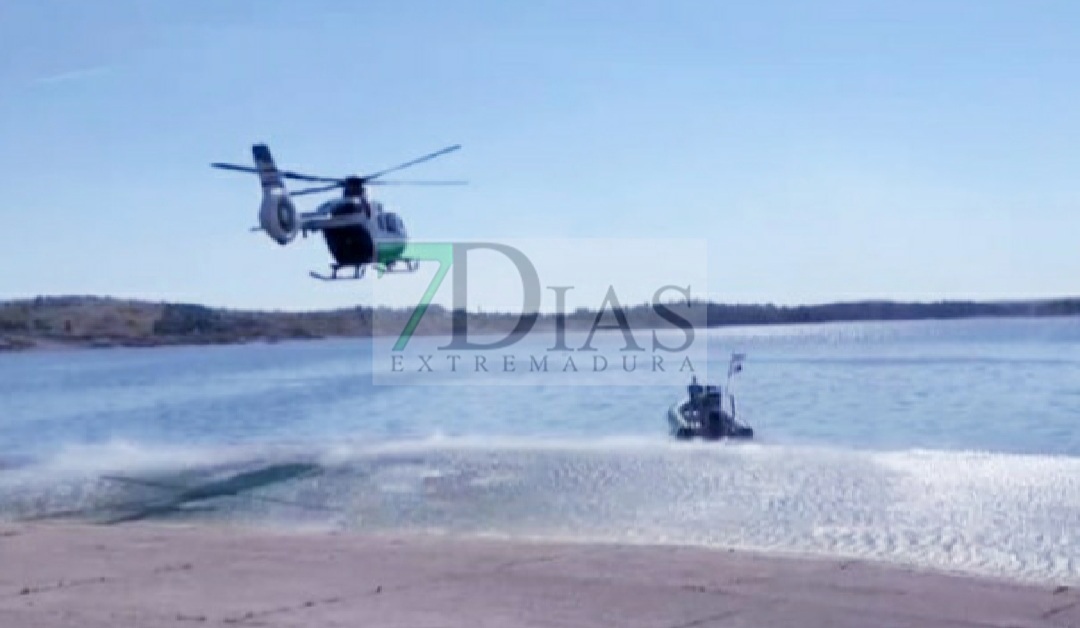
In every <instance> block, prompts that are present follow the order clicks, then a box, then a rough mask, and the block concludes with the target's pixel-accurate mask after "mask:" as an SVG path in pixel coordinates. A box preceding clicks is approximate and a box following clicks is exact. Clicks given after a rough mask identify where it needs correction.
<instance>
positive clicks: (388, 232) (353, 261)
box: [210, 144, 465, 281]
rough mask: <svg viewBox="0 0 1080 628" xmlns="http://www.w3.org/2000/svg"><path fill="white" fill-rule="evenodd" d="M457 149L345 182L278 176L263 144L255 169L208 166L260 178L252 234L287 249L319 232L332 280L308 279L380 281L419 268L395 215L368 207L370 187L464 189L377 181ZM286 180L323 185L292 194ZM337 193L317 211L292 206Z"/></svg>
mask: <svg viewBox="0 0 1080 628" xmlns="http://www.w3.org/2000/svg"><path fill="white" fill-rule="evenodd" d="M459 148H461V145H460V144H455V145H453V146H447V147H446V148H443V149H440V150H437V151H435V152H433V153H428V154H427V155H423V156H422V157H417V158H416V159H411V160H409V161H406V162H404V163H401V164H398V165H396V166H393V167H391V168H386V169H385V170H380V171H378V172H374V173H371V174H366V175H349V176H345V177H325V176H315V175H309V174H301V173H298V172H290V171H288V170H278V168H277V165H276V164H275V163H274V158H273V157H272V156H271V155H270V148H269V147H268V146H267V145H266V144H255V145H253V146H252V147H251V155H252V157H253V158H254V161H255V167H251V166H241V165H237V164H228V163H212V164H210V165H211V166H212V167H214V168H220V169H222V170H235V171H239V172H248V173H252V174H257V175H259V182H260V183H261V185H262V203H261V204H260V205H259V226H258V227H253V228H252V231H263V232H265V233H266V235H268V236H269V237H270V238H271V239H272V240H274V241H275V242H277V243H278V244H280V245H282V246H285V245H286V244H288V243H290V242H292V240H293V238H295V237H296V234H297V233H300V234H301V236H302V237H307V235H308V233H312V232H316V231H321V232H322V235H323V238H324V239H325V241H326V247H327V249H329V251H330V255H331V256H333V258H334V262H333V263H332V264H330V274H329V275H324V274H320V273H316V272H314V271H312V272H311V273H310V275H311V276H312V277H313V278H315V279H319V280H322V281H333V280H337V279H360V278H362V277H363V276H364V269H365V268H366V267H367V266H374V267H376V268H377V269H378V271H379V273H380V275H381V274H382V273H386V272H390V273H394V272H415V271H416V270H417V269H418V268H419V262H418V261H417V260H414V259H410V258H408V257H406V256H405V251H406V245H407V244H408V241H409V235H408V232H407V231H406V230H405V223H404V221H403V220H402V219H401V217H400V216H398V215H397V214H395V213H393V212H390V211H386V210H385V209H384V208H383V205H382V203H380V202H378V201H369V200H368V198H367V190H366V186H368V185H464V184H465V182H464V181H394V180H385V179H382V178H381V177H382V176H383V175H386V174H389V173H391V172H397V171H399V170H403V169H405V168H409V167H411V166H415V165H417V164H419V163H423V162H425V161H429V160H431V159H435V158H436V157H440V156H442V155H445V154H447V153H451V152H453V151H456V150H458V149H459ZM285 179H292V180H296V181H306V182H309V183H321V184H323V185H319V186H316V187H309V188H304V189H300V190H295V191H289V190H287V189H286V188H285ZM337 189H340V190H341V191H342V194H341V197H340V198H336V199H332V200H329V201H326V202H324V203H322V204H320V205H319V206H318V207H316V209H315V211H312V212H303V213H298V212H297V211H296V206H295V205H294V204H293V200H292V199H293V197H296V196H303V195H307V194H319V193H323V192H330V191H333V190H337ZM348 269H351V270H352V274H351V276H349V275H348V274H346V275H345V276H339V274H338V273H339V272H340V271H342V270H348Z"/></svg>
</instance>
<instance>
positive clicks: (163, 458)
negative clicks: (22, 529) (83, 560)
mask: <svg viewBox="0 0 1080 628" xmlns="http://www.w3.org/2000/svg"><path fill="white" fill-rule="evenodd" d="M371 351H372V349H371V345H370V343H368V342H365V341H319V342H310V343H285V344H279V345H250V346H236V347H209V348H208V347H198V348H167V349H153V350H107V351H71V352H52V353H37V354H23V355H6V356H0V400H2V401H0V516H2V517H5V518H9V519H16V518H21V517H28V516H35V515H42V514H46V513H53V512H59V511H66V510H73V511H78V512H96V511H99V510H101V509H108V508H112V506H113V505H116V504H128V505H130V504H131V503H136V504H138V503H153V502H154V501H155V500H160V499H161V497H162V495H161V494H162V492H163V490H164V489H162V487H160V486H157V487H151V486H145V487H144V486H133V485H130V484H121V483H117V482H114V481H110V480H107V479H102V477H101V475H103V474H124V475H125V476H126V477H136V478H147V477H152V478H155V480H154V481H156V482H159V483H164V484H165V485H167V486H170V487H171V486H174V485H175V486H187V485H192V484H197V483H199V482H206V481H211V480H213V479H215V478H221V477H227V476H228V475H229V474H231V473H236V472H238V471H244V470H251V469H258V468H260V467H265V466H266V465H268V464H274V463H277V462H281V461H290V460H309V461H315V462H317V463H319V464H320V465H321V467H322V469H323V472H322V473H321V474H319V475H317V476H314V477H305V478H301V479H296V480H293V481H289V482H284V483H280V484H275V485H272V486H266V487H262V488H259V489H257V490H255V491H253V492H252V493H251V495H254V496H255V497H263V498H267V499H275V500H280V501H273V502H271V501H268V500H267V499H254V498H239V499H237V498H222V499H213V500H208V501H206V502H203V503H200V504H198V505H192V506H193V507H192V508H191V509H189V510H184V511H169V512H165V513H161V514H160V516H163V517H170V518H177V517H183V518H186V519H191V518H197V519H208V520H222V519H224V520H231V521H236V520H239V521H245V522H253V523H272V524H276V525H277V524H287V525H305V526H307V525H315V526H330V527H334V528H345V529H352V530H386V529H396V530H401V529H414V530H424V531H439V532H445V533H454V534H486V535H497V536H512V537H533V538H559V539H563V540H590V541H618V542H645V543H680V544H700V545H710V546H728V547H732V546H737V547H746V548H755V549H765V550H770V551H781V552H810V553H827V554H830V555H844V556H852V557H863V558H873V559H880V560H887V561H894V562H901V563H906V564H915V565H924V566H932V567H937V568H945V569H957V570H963V571H970V572H976V573H988V574H995V575H1004V576H1010V577H1018V578H1026V579H1034V580H1053V581H1058V582H1062V581H1064V582H1080V538H1077V537H1078V535H1080V430H1077V427H1076V426H1077V420H1078V419H1080V319H1040V320H1026V319H1016V320H972V321H952V322H916V323H862V324H830V325H807V326H777V327H754V328H730V329H723V330H714V331H712V332H710V356H711V358H712V360H713V361H714V363H713V366H712V369H713V371H712V372H714V373H716V372H723V371H724V369H725V368H726V361H727V359H728V356H729V354H730V353H731V352H732V351H745V352H747V353H748V354H749V359H748V361H747V363H746V369H745V371H744V372H743V373H742V375H741V379H740V381H739V384H738V386H739V388H738V393H739V405H740V408H741V409H742V410H743V411H744V413H745V416H746V417H747V418H748V419H749V421H750V422H751V423H752V424H753V425H754V427H755V429H756V430H757V433H758V435H759V436H760V439H759V441H758V442H756V443H752V444H748V445H724V444H722V445H716V444H713V445H708V444H684V443H672V442H670V441H669V440H668V439H667V436H666V432H665V427H666V426H665V424H664V420H663V413H664V411H665V409H666V406H667V405H668V404H670V403H671V402H673V401H674V400H675V399H676V398H677V397H678V396H679V395H680V394H681V392H682V390H681V388H680V385H679V384H680V381H681V380H680V378H678V377H675V378H673V381H672V386H671V387H670V388H667V387H663V386H659V387H658V386H647V387H630V386H627V387H618V388H608V387H605V388H599V387H595V386H579V387H574V386H542V385H537V386H506V387H473V386H412V387H401V386H376V385H372V383H371V372H370V369H371ZM163 478H164V479H163ZM155 516H158V515H155Z"/></svg>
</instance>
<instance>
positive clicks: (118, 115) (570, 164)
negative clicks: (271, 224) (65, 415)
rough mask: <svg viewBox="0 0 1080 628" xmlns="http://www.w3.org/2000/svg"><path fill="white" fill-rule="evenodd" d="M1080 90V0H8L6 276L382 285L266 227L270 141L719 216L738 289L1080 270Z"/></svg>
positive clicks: (498, 192)
mask: <svg viewBox="0 0 1080 628" xmlns="http://www.w3.org/2000/svg"><path fill="white" fill-rule="evenodd" d="M1077 103H1080V7H1077V6H1076V5H1074V4H1070V3H1067V2H1056V3H1055V2H1039V3H1021V2H978V3H975V2H962V3H961V2H956V3H953V2H904V3H893V4H892V5H886V3H871V2H833V1H826V2H814V3H796V2H754V3H750V2H715V3H707V2H647V3H646V2H615V1H611V2H600V1H593V0H578V1H574V2H571V1H566V2H531V3H524V2H520V3H519V2H505V1H494V0H493V1H490V2H455V1H447V2H437V1H434V0H432V1H428V2H364V3H357V2H344V1H339V2H321V1H311V2H303V3H300V2H273V1H267V0H262V1H259V2H241V1H236V2H217V1H209V0H186V1H184V2H149V1H144V2H136V1H130V0H129V1H110V2H107V3H105V2H102V3H84V2H75V1H73V0H71V1H66V2H60V1H56V0H45V1H36V2H7V3H3V4H0V171H2V172H3V177H2V180H3V182H4V195H5V198H4V203H3V209H2V210H0V212H3V213H2V215H3V218H4V226H5V228H4V229H3V230H2V231H0V251H2V256H3V258H2V259H3V261H4V262H5V263H4V265H3V267H2V269H0V298H11V297H23V296H32V295H37V294H108V295H116V296H125V297H137V298H149V299H168V300H186V301H197V302H203V303H208V304H212V305H225V306H232V307H270V308H283V309H310V308H322V307H333V306H340V305H355V304H357V303H365V302H368V301H369V300H370V299H372V298H374V296H373V295H372V294H371V293H370V290H369V288H370V286H365V285H358V284H355V283H345V284H342V285H332V286H328V285H325V284H322V283H319V282H315V281H313V280H311V279H309V278H308V277H307V271H308V270H309V269H322V268H324V267H325V265H326V263H327V262H328V261H329V257H328V254H327V252H326V250H325V248H324V247H323V246H322V243H321V241H320V240H319V239H314V240H313V239H308V240H306V241H305V240H300V241H298V242H297V243H295V244H294V245H291V246H289V247H287V248H284V249H282V248H280V247H278V246H277V245H276V244H274V243H272V242H270V241H269V240H268V239H266V238H265V237H263V236H261V235H259V234H251V233H249V232H248V231H247V229H248V227H250V226H251V225H253V224H255V214H256V211H257V206H258V201H259V191H258V186H257V183H256V181H255V179H254V178H253V177H247V176H243V175H240V174H233V173H227V172H220V171H215V170H212V169H210V168H209V167H208V164H209V162H211V161H238V162H241V163H246V162H247V161H248V160H250V145H251V143H252V142H254V141H266V142H268V143H269V144H270V146H271V149H272V150H273V152H274V155H275V157H276V158H277V160H278V162H279V164H280V165H281V166H282V167H285V168H291V169H296V170H301V171H310V172H315V173H323V174H330V175H344V174H348V173H353V172H364V171H371V170H376V169H379V168H381V167H384V166H387V165H392V164H394V163H396V162H398V161H403V160H406V159H409V158H411V157H413V156H415V155H417V154H421V153H424V152H427V151H430V150H434V149H437V148H440V147H442V146H444V145H447V144H453V143H461V144H463V145H464V149H463V150H462V151H460V152H458V153H455V154H453V155H450V156H447V157H444V158H442V159H440V160H438V161H435V162H431V163H430V164H426V165H424V166H422V167H419V168H417V169H416V170H414V171H411V172H410V173H409V175H410V176H415V177H417V178H441V177H449V178H465V179H468V180H469V181H470V182H471V184H470V185H469V186H467V187H458V188H382V189H378V190H376V192H377V194H376V195H375V196H376V197H377V198H379V199H381V200H383V201H384V202H386V203H387V204H388V205H390V206H392V207H393V208H394V209H396V210H397V211H399V212H400V213H401V214H402V215H403V217H404V218H405V221H406V223H407V225H408V227H409V229H410V232H411V233H412V235H413V236H414V237H416V238H418V239H422V240H441V239H485V238H496V239H497V238H517V237H534V238H551V239H553V240H555V239H566V240H565V242H566V244H565V245H566V246H567V247H570V248H572V249H580V247H582V246H585V244H575V241H574V238H650V237H657V238H702V237H703V238H705V239H706V240H707V242H708V255H709V261H708V283H709V291H710V293H711V294H712V296H713V298H715V299H717V300H720V301H726V302H736V301H737V302H774V303H788V304H790V303H820V302H827V301H835V300H852V299H867V298H891V299H918V300H936V299H959V298H977V299H997V298H1029V297H1046V296H1059V295H1075V294H1080V287H1078V284H1077V282H1078V281H1080V238H1078V236H1077V234H1078V233H1080V211H1077V210H1078V205H1080V176H1078V175H1080V115H1078V109H1077ZM310 207H311V204H310V197H309V199H308V202H305V203H304V204H303V205H302V208H303V209H308V208H310ZM577 253H579V254H581V253H585V254H586V256H587V254H588V251H584V252H583V251H581V250H577ZM677 254H678V253H677V252H674V253H673V255H677ZM595 257H597V258H602V257H603V255H602V252H599V253H598V254H597V255H596V256H595ZM582 272H583V273H584V272H588V273H593V274H595V273H601V274H602V273H609V272H610V273H612V275H613V276H615V275H618V274H619V273H621V272H623V271H621V270H620V269H619V268H617V267H616V268H607V267H605V266H604V265H603V264H602V260H600V261H598V263H597V264H596V265H594V266H593V267H591V268H588V269H586V268H583V270H582ZM648 280H649V278H647V277H645V278H643V282H644V283H647V282H648ZM412 283H415V280H413V281H412ZM402 285H403V286H404V285H411V284H409V283H408V281H406V282H405V283H403V284H402ZM379 292H380V293H385V292H386V287H385V286H384V287H382V288H380V289H379Z"/></svg>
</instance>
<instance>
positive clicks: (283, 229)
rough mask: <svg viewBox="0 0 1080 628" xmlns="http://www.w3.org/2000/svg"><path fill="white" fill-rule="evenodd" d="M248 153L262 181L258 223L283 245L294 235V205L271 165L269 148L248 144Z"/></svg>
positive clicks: (272, 159)
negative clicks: (249, 147)
mask: <svg viewBox="0 0 1080 628" xmlns="http://www.w3.org/2000/svg"><path fill="white" fill-rule="evenodd" d="M251 156H252V157H253V158H254V159H255V167H256V169H257V171H258V173H259V182H260V183H261V184H262V190H263V197H262V203H261V204H260V205H259V226H260V227H262V230H263V231H265V232H266V235H268V236H270V238H271V239H273V240H274V241H275V242H277V243H278V244H281V245H283V246H284V245H286V244H288V243H289V242H291V241H292V239H293V238H294V237H296V231H297V229H298V226H299V225H298V220H297V215H296V206H295V205H293V202H292V199H290V198H289V192H288V191H287V190H286V189H285V179H284V178H283V177H282V176H281V172H280V171H279V170H278V169H277V165H276V164H274V158H273V157H272V156H271V155H270V149H269V148H268V147H267V146H266V145H265V144H255V145H254V146H252V147H251Z"/></svg>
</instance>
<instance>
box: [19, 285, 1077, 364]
mask: <svg viewBox="0 0 1080 628" xmlns="http://www.w3.org/2000/svg"><path fill="white" fill-rule="evenodd" d="M665 307H666V308H668V310H669V311H670V313H671V314H674V315H677V316H678V317H680V318H682V319H683V320H686V321H689V322H690V323H692V324H693V325H694V326H696V327H718V326H724V325H769V324H785V323H820V322H831V321H873V320H920V319H956V318H972V317H1017V316H1063V315H1080V298H1068V299H1055V300H1045V301H1012V302H972V301H943V302H937V303H899V302H892V301H862V302H851V303H833V304H826V305H803V306H776V305H725V304H718V303H708V302H700V301H691V302H689V303H685V302H683V303H677V304H674V303H673V304H667V305H665ZM623 313H624V314H625V316H626V321H627V323H628V324H629V325H630V326H632V327H634V328H641V329H646V328H650V327H661V326H670V324H671V323H670V322H669V321H670V314H669V318H668V319H667V320H665V319H664V318H662V317H661V315H660V313H658V312H657V311H655V309H654V308H653V307H652V306H651V305H649V304H642V305H635V306H631V307H625V308H624V310H623ZM412 315H413V311H412V309H411V308H401V309H390V308H371V307H363V306H361V307H355V308H344V309H337V310H323V311H312V312H276V311H247V310H231V309H224V308H210V307H206V306H202V305H192V304H183V303H153V302H148V301H133V300H121V299H113V298H107V297H81V296H60V297H38V298H35V299H25V300H18V301H7V302H0V351H3V350H22V349H33V348H47V347H64V346H77V347H109V346H135V347H138V346H160V345H175V344H184V345H191V344H228V343H240V342H253V341H269V342H274V341H279V340H289V339H310V338H330V337H367V336H372V335H396V334H398V333H400V332H401V330H402V329H403V328H404V327H405V325H406V324H407V322H408V320H409V318H410V317H411V316H412ZM460 315H462V314H461V313H459V316H460ZM596 317H597V312H596V311H591V310H577V311H575V312H572V313H568V314H567V315H566V316H565V318H564V321H565V325H566V328H567V329H571V330H573V329H585V330H588V329H591V328H592V327H593V325H594V324H595V321H596ZM453 318H454V312H452V311H450V310H446V309H445V308H442V307H439V306H437V305H433V306H431V307H430V308H429V309H428V310H427V311H426V312H425V314H424V316H423V318H422V319H421V321H420V323H419V326H418V327H417V329H416V333H418V334H438V333H448V332H449V330H450V328H451V324H452V320H453ZM518 319H519V317H518V315H517V314H512V313H482V312H469V313H468V314H467V320H468V328H469V332H470V333H476V334H482V333H485V332H504V333H505V332H509V331H510V330H512V329H513V328H514V326H515V325H516V324H517V322H518ZM614 320H615V319H614V317H613V316H612V312H611V311H610V310H608V311H607V312H606V314H605V319H604V321H605V324H610V323H611V322H614ZM556 324H558V320H557V316H556V315H554V314H545V315H541V316H540V317H539V318H538V320H537V321H536V325H537V328H550V327H553V326H555V325H556Z"/></svg>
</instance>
